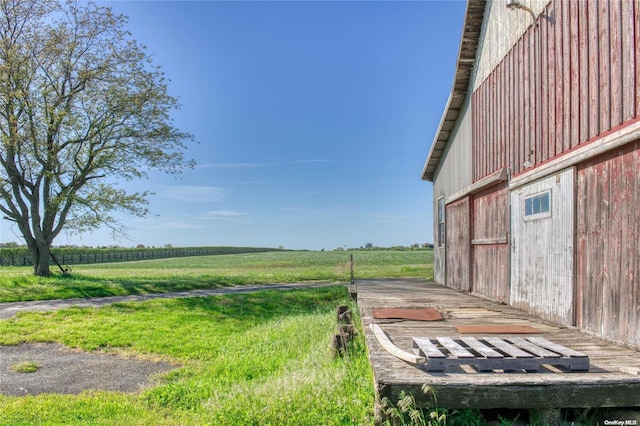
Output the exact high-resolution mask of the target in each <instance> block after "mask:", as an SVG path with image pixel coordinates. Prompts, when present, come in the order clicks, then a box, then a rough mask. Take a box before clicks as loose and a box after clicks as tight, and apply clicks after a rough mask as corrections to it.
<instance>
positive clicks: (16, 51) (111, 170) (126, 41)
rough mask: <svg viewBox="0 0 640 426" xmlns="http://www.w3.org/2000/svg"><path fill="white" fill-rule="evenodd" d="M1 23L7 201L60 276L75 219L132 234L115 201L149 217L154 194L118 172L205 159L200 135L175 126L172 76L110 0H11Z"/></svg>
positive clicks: (1, 136) (0, 139) (85, 226)
mask: <svg viewBox="0 0 640 426" xmlns="http://www.w3.org/2000/svg"><path fill="white" fill-rule="evenodd" d="M0 21H1V22H2V25H0V38H1V39H2V43H0V99H2V105H3V107H2V114H0V211H2V213H3V215H5V216H6V217H7V218H8V219H9V220H11V221H13V222H15V223H16V225H17V228H18V230H19V232H20V233H21V234H22V237H23V239H24V241H25V243H26V245H27V247H28V248H29V250H30V253H31V257H32V259H33V264H34V273H35V274H36V275H42V276H48V275H49V253H48V249H49V247H50V246H51V244H52V242H53V241H54V239H55V237H56V236H57V235H59V234H60V232H61V231H62V230H63V229H65V230H67V231H70V232H78V233H79V232H83V231H86V230H90V229H93V228H96V227H98V226H100V225H101V224H105V225H107V226H109V227H110V228H111V229H112V230H113V231H114V232H115V233H120V234H121V233H124V232H125V228H124V227H123V226H122V225H121V224H119V223H118V222H117V221H116V220H115V219H114V218H113V217H112V216H111V212H112V211H114V210H117V211H122V212H125V213H129V214H133V215H137V216H145V215H147V214H148V211H147V200H146V198H147V196H148V194H149V193H148V192H147V191H142V192H133V193H128V192H126V191H125V190H123V189H122V188H120V187H118V185H117V184H116V183H114V182H118V180H122V179H126V180H132V179H136V178H140V177H144V176H146V175H147V174H148V171H150V170H160V171H163V172H167V173H171V174H177V173H179V172H180V171H181V170H183V169H184V168H188V167H191V166H193V162H192V161H190V160H187V159H186V158H185V157H184V150H185V149H186V144H185V141H188V140H190V139H191V138H192V136H191V135H190V134H188V133H185V132H182V131H180V130H179V129H177V128H175V127H173V124H172V120H171V114H172V113H173V111H175V110H176V109H178V107H179V104H178V102H177V100H176V99H175V98H174V97H172V96H170V95H169V94H168V93H167V82H166V80H165V78H164V75H163V74H162V72H160V70H159V68H158V67H157V66H155V65H154V64H153V62H152V60H151V57H150V56H149V55H148V54H147V53H146V52H145V51H144V48H143V47H142V46H140V45H139V44H138V43H137V42H136V41H135V40H134V39H133V37H132V36H131V34H129V32H128V31H126V29H125V25H126V18H125V17H123V16H118V15H114V14H113V13H112V11H111V9H110V8H109V7H104V6H98V5H96V4H95V3H92V2H73V1H67V2H62V1H60V2H58V1H37V0H25V1H5V2H2V3H1V5H0Z"/></svg>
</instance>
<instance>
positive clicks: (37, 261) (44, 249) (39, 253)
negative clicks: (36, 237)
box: [31, 241, 51, 277]
mask: <svg viewBox="0 0 640 426" xmlns="http://www.w3.org/2000/svg"><path fill="white" fill-rule="evenodd" d="M50 250H51V247H49V244H47V243H46V242H40V241H38V243H37V245H36V247H35V250H34V249H32V250H31V258H32V259H33V273H34V274H35V275H37V276H39V277H48V276H50V275H51V270H50V269H49V257H50Z"/></svg>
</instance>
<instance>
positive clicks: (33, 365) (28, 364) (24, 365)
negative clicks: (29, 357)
mask: <svg viewBox="0 0 640 426" xmlns="http://www.w3.org/2000/svg"><path fill="white" fill-rule="evenodd" d="M39 368H40V364H38V363H37V362H35V361H20V362H18V363H16V364H13V365H11V367H9V369H10V370H11V371H13V372H14V373H35V372H36V371H38V369H39Z"/></svg>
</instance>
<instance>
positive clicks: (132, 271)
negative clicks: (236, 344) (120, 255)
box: [0, 251, 433, 302]
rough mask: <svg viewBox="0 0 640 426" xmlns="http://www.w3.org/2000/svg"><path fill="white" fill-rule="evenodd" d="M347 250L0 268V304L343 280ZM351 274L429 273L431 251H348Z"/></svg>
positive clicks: (345, 279) (345, 278) (426, 275)
mask: <svg viewBox="0 0 640 426" xmlns="http://www.w3.org/2000/svg"><path fill="white" fill-rule="evenodd" d="M349 255H350V253H349V252H343V253H340V252H310V251H272V252H263V253H247V254H237V255H225V256H201V257H182V258H172V259H158V260H147V261H139V262H121V263H109V264H92V265H83V266H75V267H74V268H73V271H72V272H71V273H70V274H66V275H60V274H56V275H54V276H53V277H51V278H49V279H44V278H41V277H34V276H32V275H31V274H30V270H29V269H28V268H20V267H3V268H2V270H3V271H2V272H3V273H2V275H0V302H10V301H26V300H45V299H67V298H73V297H95V296H119V295H126V294H145V293H165V292H170V291H186V290H196V289H209V288H220V287H226V286H231V285H246V284H270V283H286V282H311V281H314V282H348V281H349V280H350V264H349ZM354 269H355V277H356V279H358V278H385V277H386V278H396V277H421V278H430V277H431V276H432V275H433V252H432V251H389V252H384V251H371V252H364V251H363V252H356V253H354Z"/></svg>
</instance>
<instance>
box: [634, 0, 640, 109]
mask: <svg viewBox="0 0 640 426" xmlns="http://www.w3.org/2000/svg"><path fill="white" fill-rule="evenodd" d="M632 3H633V7H634V9H633V17H634V22H635V27H636V28H635V31H634V34H635V35H636V36H635V46H634V48H633V51H634V52H635V58H636V67H635V68H636V78H635V81H636V83H638V82H639V81H640V5H639V4H638V2H637V1H634V2H632ZM635 112H636V114H635V115H636V117H637V116H638V115H640V90H639V88H638V86H636V111H635Z"/></svg>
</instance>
